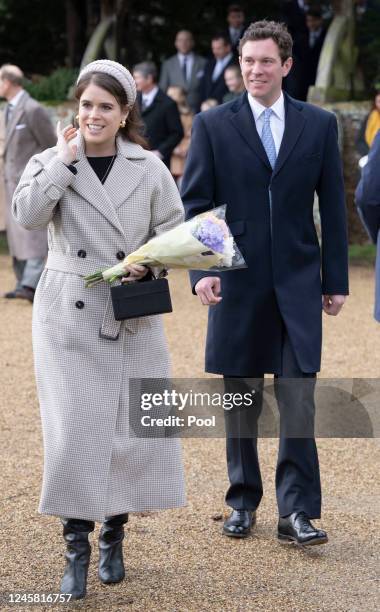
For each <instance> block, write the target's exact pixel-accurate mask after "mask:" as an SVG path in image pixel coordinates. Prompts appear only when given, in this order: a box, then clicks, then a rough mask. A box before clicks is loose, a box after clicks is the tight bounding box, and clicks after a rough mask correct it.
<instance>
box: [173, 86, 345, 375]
mask: <svg viewBox="0 0 380 612" xmlns="http://www.w3.org/2000/svg"><path fill="white" fill-rule="evenodd" d="M315 191H316V192H317V193H318V196H319V206H320V215H321V224H322V242H323V246H322V249H320V247H319V243H318V238H317V233H316V230H315V225H314V220H313V202H314V192H315ZM182 198H183V202H184V205H185V209H186V214H187V218H191V217H192V216H194V215H195V214H198V213H200V212H204V211H206V210H208V209H210V208H212V206H213V205H216V206H218V205H221V204H227V222H228V224H229V226H230V228H231V232H232V233H233V235H234V237H235V239H236V242H237V245H238V246H239V248H240V249H241V251H242V253H243V255H244V257H245V260H246V263H247V265H248V268H247V269H244V270H236V271H227V272H222V273H221V274H220V276H221V285H222V297H223V299H222V301H221V302H220V303H219V304H217V305H216V306H212V307H211V308H209V319H208V332H207V343H206V371H207V372H213V373H217V374H225V375H231V376H252V375H253V374H257V373H262V372H268V373H271V372H273V373H281V369H282V364H281V352H282V351H281V346H282V337H283V333H284V324H285V327H286V329H287V332H288V334H289V336H290V340H291V343H292V346H293V349H294V351H295V354H296V357H297V360H298V363H299V366H300V368H301V369H302V371H303V372H306V373H310V372H317V371H318V370H319V369H320V361H321V343H322V294H329V295H333V294H335V295H346V294H348V257H347V227H346V206H345V198H344V186H343V177H342V166H341V160H340V155H339V150H338V144H337V123H336V119H335V116H334V115H333V114H332V113H330V112H327V111H325V110H323V109H320V108H317V107H315V106H312V105H310V104H307V103H304V102H299V101H297V100H294V99H292V98H290V97H289V96H288V95H286V94H285V131H284V136H283V139H282V143H281V147H280V151H279V154H278V157H277V161H276V165H275V168H274V171H273V172H272V169H271V166H270V164H269V161H268V158H267V155H266V153H265V149H264V147H263V145H262V142H261V140H260V137H259V135H258V133H257V130H256V126H255V121H254V118H253V115H252V111H251V108H250V106H249V103H248V100H247V94H246V93H244V94H243V95H242V96H241V97H239V98H238V99H237V100H234V101H232V102H228V103H227V104H223V105H222V106H219V107H217V108H215V109H211V110H209V111H206V112H205V113H200V114H199V115H197V116H196V117H195V119H194V124H193V132H192V141H191V146H190V151H189V156H188V160H187V164H186V168H185V174H184V177H183V183H182ZM203 276H210V273H209V272H196V271H194V272H191V282H192V286H193V291H194V286H195V284H196V282H197V281H198V280H199V279H200V278H202V277H203Z"/></svg>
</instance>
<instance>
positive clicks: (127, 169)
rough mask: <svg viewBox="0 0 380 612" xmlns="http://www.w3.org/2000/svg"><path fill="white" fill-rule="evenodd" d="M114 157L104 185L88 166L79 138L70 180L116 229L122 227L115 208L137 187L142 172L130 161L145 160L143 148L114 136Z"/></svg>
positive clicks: (143, 170) (141, 168)
mask: <svg viewBox="0 0 380 612" xmlns="http://www.w3.org/2000/svg"><path fill="white" fill-rule="evenodd" d="M116 142H117V157H116V159H115V162H114V165H113V167H112V170H111V172H110V174H109V176H108V178H107V181H106V183H105V184H104V185H102V183H101V182H100V180H99V179H98V177H97V176H96V174H95V172H94V171H93V169H92V168H91V166H90V164H89V162H88V160H87V157H86V154H85V151H84V146H83V139H82V138H80V140H79V145H78V154H77V158H78V162H77V163H76V164H75V167H76V168H77V174H76V175H75V178H74V181H73V182H72V183H71V187H72V189H74V191H76V192H77V193H79V194H80V195H81V196H82V197H83V198H85V200H87V201H88V202H89V203H90V204H91V205H92V206H94V207H95V208H96V209H97V210H98V211H99V212H100V213H101V214H102V215H103V216H104V217H105V218H106V219H107V220H108V221H109V223H111V225H113V226H114V227H115V228H116V229H117V230H119V231H120V232H121V233H122V234H124V230H123V228H122V225H121V223H120V220H119V217H118V215H117V209H118V208H119V207H120V206H121V205H122V204H123V202H125V200H126V199H127V198H128V197H129V195H130V194H131V193H132V191H134V190H135V189H136V187H137V186H138V184H139V183H140V182H141V180H142V178H143V176H144V175H145V167H144V166H141V165H139V164H138V163H136V161H135V162H133V160H137V159H144V158H145V157H146V155H145V152H144V150H143V149H142V147H140V146H139V145H135V144H133V143H128V142H124V141H122V139H121V138H118V139H117V141H116Z"/></svg>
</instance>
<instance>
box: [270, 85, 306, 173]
mask: <svg viewBox="0 0 380 612" xmlns="http://www.w3.org/2000/svg"><path fill="white" fill-rule="evenodd" d="M284 96H285V130H284V135H283V138H282V142H281V146H280V150H279V152H278V156H277V159H276V164H275V167H274V171H273V177H272V178H274V177H275V176H276V174H277V173H278V172H279V171H280V170H281V168H282V166H283V165H284V163H285V162H286V160H287V158H288V157H289V155H290V153H291V152H292V150H293V148H294V147H295V145H296V143H297V141H298V139H299V137H300V136H301V134H302V132H303V129H304V127H305V123H306V119H305V117H304V116H303V113H302V107H301V106H300V105H297V102H296V101H295V100H292V99H291V98H290V97H289V96H287V95H286V94H284Z"/></svg>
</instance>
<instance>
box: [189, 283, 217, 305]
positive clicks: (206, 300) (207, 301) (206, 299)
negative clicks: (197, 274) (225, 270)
mask: <svg viewBox="0 0 380 612" xmlns="http://www.w3.org/2000/svg"><path fill="white" fill-rule="evenodd" d="M195 293H196V294H197V295H199V297H200V300H201V302H202V304H203V306H213V305H214V304H219V302H221V300H222V298H221V297H219V293H220V278H219V276H206V277H205V278H201V280H200V281H198V282H197V284H196V285H195Z"/></svg>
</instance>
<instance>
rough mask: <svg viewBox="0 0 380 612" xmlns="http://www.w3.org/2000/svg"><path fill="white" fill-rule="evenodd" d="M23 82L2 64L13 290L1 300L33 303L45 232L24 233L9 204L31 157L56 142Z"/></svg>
mask: <svg viewBox="0 0 380 612" xmlns="http://www.w3.org/2000/svg"><path fill="white" fill-rule="evenodd" d="M23 78H24V75H23V73H22V70H21V69H20V68H19V67H18V66H13V65H11V64H4V65H3V66H2V67H1V68H0V96H1V97H2V98H5V99H6V100H7V105H6V107H5V111H4V115H3V118H2V119H3V123H4V133H5V139H4V148H3V151H2V156H3V166H4V183H5V226H6V230H7V240H8V247H9V253H10V255H11V257H12V263H13V270H14V273H15V277H16V286H15V288H14V289H13V290H12V291H8V292H7V293H6V294H5V295H4V297H5V298H7V299H14V298H19V299H24V300H28V301H29V302H33V299H34V292H35V289H36V287H37V283H38V281H39V279H40V276H41V274H42V270H43V268H44V262H45V258H46V255H47V234H46V228H43V229H36V230H33V231H28V230H26V229H24V228H23V227H20V225H19V224H18V223H16V221H15V220H14V218H13V217H12V214H11V203H12V197H13V193H14V191H15V189H16V186H17V183H18V182H19V180H20V176H21V174H22V172H23V170H24V168H25V166H26V164H27V163H28V161H29V159H30V158H31V157H32V155H34V154H35V153H39V152H41V151H43V150H44V149H46V148H47V147H51V146H53V145H54V144H55V142H56V139H57V138H56V135H55V132H54V128H53V125H52V122H51V120H50V116H49V114H48V112H47V111H46V110H45V109H44V107H43V106H41V104H39V103H38V102H37V101H36V100H34V99H33V98H31V97H30V95H29V94H28V93H27V92H26V91H25V90H24V89H23V87H22V83H23Z"/></svg>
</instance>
